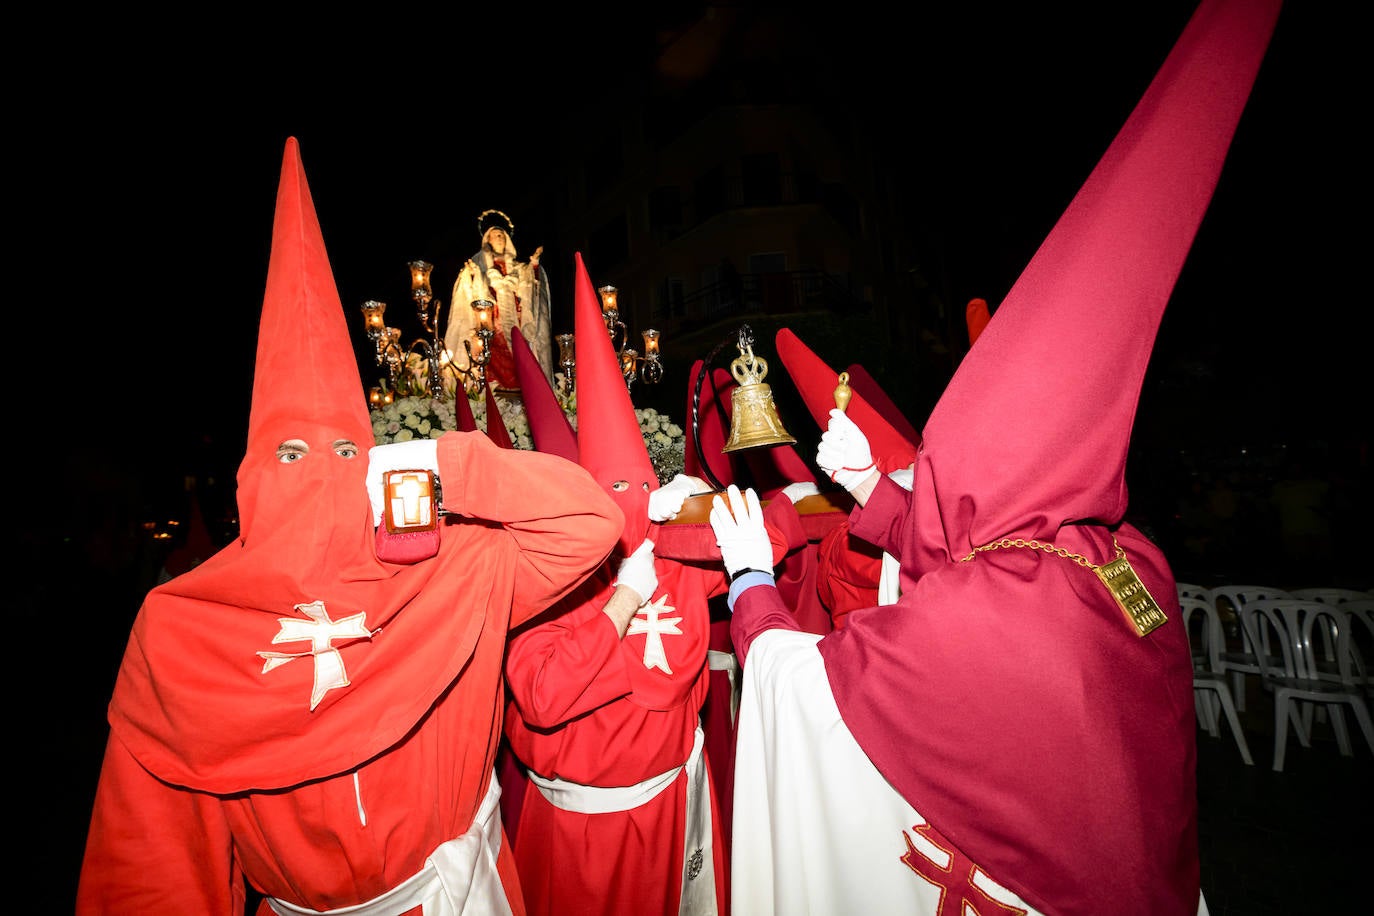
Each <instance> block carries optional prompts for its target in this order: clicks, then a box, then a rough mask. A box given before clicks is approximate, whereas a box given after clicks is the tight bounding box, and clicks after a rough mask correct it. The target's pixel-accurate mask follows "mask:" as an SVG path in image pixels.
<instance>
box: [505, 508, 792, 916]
mask: <svg viewBox="0 0 1374 916" xmlns="http://www.w3.org/2000/svg"><path fill="white" fill-rule="evenodd" d="M650 534H651V536H653V537H654V538H655V539H656V545H657V546H656V554H657V553H659V551H662V552H663V553H665V554H670V555H671V556H658V555H656V556H655V561H654V569H655V572H656V573H657V575H658V589H657V590H656V591H655V593H654V597H653V599H652V600H651V602H650V603H651V604H654V603H659V602H661V603H662V609H661V611H660V612H659V614H660V617H663V618H681V619H680V620H678V621H677V622H676V623H675V624H673V625H672V626H673V628H675V629H678V630H681V633H680V634H677V633H663V634H662V635H661V636H660V637H659V638H660V639H661V641H662V645H663V650H664V655H665V657H666V660H667V667H668V668H670V669H671V673H669V672H665V671H663V670H662V669H661V668H660V667H649V666H646V662H645V654H646V653H645V646H646V643H647V642H648V640H649V638H650V637H649V636H648V635H646V634H643V633H639V634H636V633H627V634H626V636H625V638H624V639H621V638H619V635H618V633H617V632H616V628H615V625H614V624H613V623H612V622H611V620H610V618H608V617H607V616H606V615H605V614H604V613H603V612H602V608H603V607H604V606H605V605H606V602H607V601H608V600H610V597H611V594H612V592H613V591H614V590H613V589H612V587H611V581H612V566H611V564H609V563H608V564H606V566H605V567H603V569H602V570H601V571H600V572H598V573H597V575H595V576H594V577H593V578H592V579H590V580H588V581H587V582H586V583H585V584H584V585H583V586H582V587H581V588H580V589H578V591H577V592H575V593H574V594H573V595H572V596H570V597H569V599H568V601H567V602H566V603H567V604H568V606H569V608H570V610H568V611H566V612H565V613H561V614H558V615H556V616H554V617H552V618H551V619H548V620H543V621H541V622H539V623H538V624H537V625H534V626H532V627H531V628H528V629H526V630H525V631H524V632H521V633H519V634H518V635H516V636H515V637H514V638H512V640H511V644H510V649H509V652H508V657H507V661H506V675H507V679H508V682H509V688H510V694H511V702H510V704H509V705H508V706H507V709H506V725H505V729H506V737H507V738H508V739H509V741H510V745H511V748H512V750H513V751H514V752H515V754H516V756H517V757H519V758H520V760H521V761H522V762H524V763H525V764H526V765H527V766H528V767H529V768H530V769H531V770H533V771H534V772H535V773H538V774H539V775H541V776H545V777H557V778H560V779H565V780H569V781H571V782H576V783H581V784H583V785H594V786H628V785H634V784H636V783H639V782H642V781H643V780H645V779H648V778H650V777H652V776H657V775H658V774H660V773H664V772H666V771H668V770H670V769H672V768H673V767H676V766H680V765H682V763H683V762H684V761H686V760H687V758H688V755H689V754H690V753H691V750H692V745H693V740H694V736H695V733H696V730H697V727H698V725H699V724H700V714H701V710H702V705H703V703H704V702H705V700H706V697H707V692H708V685H709V684H710V677H709V675H710V673H711V672H710V671H709V670H708V668H707V666H706V650H707V647H708V644H709V641H710V610H709V607H708V602H709V599H711V598H712V597H714V596H717V595H723V594H724V593H725V592H726V591H727V589H728V581H727V579H726V577H725V574H724V571H723V569H722V567H721V563H720V555H719V550H718V549H717V548H715V547H714V534H713V533H712V532H711V529H710V526H709V525H676V526H666V527H665V526H653V528H652V530H651V532H650ZM770 538H771V539H772V541H773V552H774V558H775V559H779V558H781V555H782V553H783V550H784V549H785V548H784V546H783V543H782V539H781V536H780V535H779V534H778V532H777V531H776V529H772V530H770ZM712 552H714V556H713V557H712V556H711V554H712ZM673 556H676V557H679V559H674V558H672V557H673ZM645 619H646V616H645V614H644V611H643V610H641V612H640V613H639V615H637V617H636V620H639V621H644V620H645ZM632 629H633V625H632ZM703 753H704V755H705V757H706V761H707V766H708V775H709V773H710V769H709V768H710V752H709V750H707V751H704V752H703ZM708 783H710V784H711V786H712V788H711V822H712V843H713V847H714V848H713V850H712V852H713V860H712V861H713V867H714V872H715V878H716V907H717V911H718V912H720V913H725V912H726V911H727V910H726V906H727V900H728V872H727V869H728V866H729V858H728V856H727V855H726V853H725V849H726V847H725V845H724V835H723V832H722V821H721V816H720V802H721V799H720V798H719V794H718V792H717V791H716V789H715V784H716V783H715V780H714V779H710V780H708ZM686 791H687V790H686V776H685V773H684V774H681V775H679V776H678V778H677V780H676V781H675V782H674V783H673V785H672V786H670V787H669V788H667V789H665V790H664V791H663V792H661V793H660V794H659V795H657V796H656V797H655V798H654V799H653V800H652V801H650V802H648V803H647V804H645V805H642V806H640V807H638V808H635V809H632V810H630V811H624V812H611V813H604V814H594V815H586V814H579V813H576V812H569V811H564V810H562V809H559V808H556V807H554V806H553V805H552V804H550V803H549V802H548V801H547V800H546V799H545V798H544V796H543V795H542V794H540V792H539V790H538V788H537V787H535V786H530V787H529V788H528V790H527V791H526V792H525V797H524V803H523V805H522V808H521V814H520V821H519V831H518V838H517V841H516V844H515V857H516V862H517V865H518V868H519V871H520V882H521V887H522V889H523V890H524V893H525V900H526V904H527V906H528V908H529V912H530V913H531V914H552V913H558V914H572V913H577V914H591V913H597V914H607V916H611V914H621V913H645V914H647V913H662V914H665V916H666V914H676V913H677V912H678V902H679V897H680V891H681V874H682V866H683V856H684V849H683V834H684V826H685V820H684V819H685V806H686Z"/></svg>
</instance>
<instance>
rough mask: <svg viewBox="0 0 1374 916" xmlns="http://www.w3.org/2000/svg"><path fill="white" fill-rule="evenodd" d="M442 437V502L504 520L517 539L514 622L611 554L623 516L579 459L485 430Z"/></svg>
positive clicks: (563, 591)
mask: <svg viewBox="0 0 1374 916" xmlns="http://www.w3.org/2000/svg"><path fill="white" fill-rule="evenodd" d="M438 442H439V479H440V481H441V483H442V485H443V498H444V508H445V509H447V510H448V511H450V512H455V513H458V514H460V515H463V516H466V517H468V518H474V519H483V520H487V521H492V522H496V523H499V524H500V525H502V526H503V527H504V528H505V529H506V531H507V532H509V533H510V535H511V536H512V537H513V538H514V539H515V541H516V543H517V545H518V546H519V555H520V556H519V560H518V564H519V568H518V570H517V573H516V576H515V595H514V599H513V601H512V607H511V619H510V622H511V626H515V625H517V624H520V623H522V622H524V621H525V620H528V619H529V618H531V617H533V616H534V615H536V614H538V613H540V612H541V611H543V610H544V609H545V608H548V607H549V606H551V605H552V604H554V603H555V602H557V601H558V600H559V599H560V598H562V597H563V596H565V595H567V594H568V592H570V591H572V590H573V589H574V588H576V587H577V585H578V584H579V583H580V582H582V581H583V579H585V578H586V577H587V576H588V575H589V574H590V573H591V572H592V570H594V569H596V568H597V567H598V566H600V565H601V563H602V562H603V561H604V560H605V559H606V558H607V557H608V556H610V553H611V549H612V548H613V547H614V546H615V543H616V540H617V539H618V538H619V537H620V530H621V528H623V527H624V525H625V519H624V516H623V515H622V514H621V512H620V509H619V507H618V506H616V504H615V502H614V501H613V500H612V499H611V497H610V495H609V494H607V493H606V492H605V490H603V489H602V488H601V487H600V486H598V485H597V483H596V481H595V480H594V479H593V478H592V476H591V475H590V474H589V473H587V471H586V470H584V469H583V468H582V467H580V466H579V465H577V464H576V463H574V462H572V461H569V460H567V459H566V458H560V457H558V456H557V455H546V454H544V453H542V452H536V451H530V450H526V449H510V448H501V447H499V446H498V445H496V444H495V443H494V442H492V441H491V440H490V439H488V438H487V437H486V435H485V434H484V433H477V432H450V433H446V434H444V435H443V436H442V437H440V439H439V440H438Z"/></svg>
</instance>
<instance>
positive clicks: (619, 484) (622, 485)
mask: <svg viewBox="0 0 1374 916" xmlns="http://www.w3.org/2000/svg"><path fill="white" fill-rule="evenodd" d="M611 489H612V490H614V491H615V492H616V493H624V492H625V491H626V490H628V489H630V482H629V481H628V480H617V481H616V482H615V483H613V484H611Z"/></svg>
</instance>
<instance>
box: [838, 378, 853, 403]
mask: <svg viewBox="0 0 1374 916" xmlns="http://www.w3.org/2000/svg"><path fill="white" fill-rule="evenodd" d="M853 396H854V389H853V388H850V387H849V373H848V372H841V373H840V377H839V384H838V385H836V386H835V406H836V407H838V408H839V409H840V410H848V409H849V399H850V398H851V397H853Z"/></svg>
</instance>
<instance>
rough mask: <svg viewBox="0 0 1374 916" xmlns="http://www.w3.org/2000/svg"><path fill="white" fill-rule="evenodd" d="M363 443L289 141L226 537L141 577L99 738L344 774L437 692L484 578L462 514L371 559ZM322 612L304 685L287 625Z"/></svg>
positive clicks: (149, 749) (236, 765)
mask: <svg viewBox="0 0 1374 916" xmlns="http://www.w3.org/2000/svg"><path fill="white" fill-rule="evenodd" d="M448 435H449V436H469V435H471V434H468V433H451V434H448ZM445 438H446V439H447V436H446V437H445ZM290 439H298V440H300V441H301V443H303V444H304V446H305V447H306V448H308V451H304V450H297V452H296V453H295V454H296V458H295V459H294V460H291V461H287V462H283V461H281V460H280V458H279V456H278V446H279V445H280V444H281V443H282V442H283V441H284V440H290ZM343 440H348V441H351V442H352V443H354V444H355V445H356V447H357V451H356V453H355V452H353V451H352V450H351V449H348V448H346V447H344V445H343V444H342V441H343ZM448 441H449V442H450V444H452V443H453V442H454V440H451V439H450V440H448ZM372 442H373V439H372V428H371V424H370V422H369V418H368V411H367V399H366V397H365V395H364V391H363V385H362V380H361V377H360V374H359V372H358V366H357V362H356V357H355V351H354V349H353V346H352V343H351V342H350V340H349V335H348V330H347V323H346V320H345V316H344V311H343V308H342V305H341V303H340V301H339V295H338V292H337V290H336V288H335V285H334V280H333V275H332V273H331V271H330V266H329V259H328V257H327V255H326V253H325V247H324V242H323V238H322V235H321V231H320V226H319V222H318V221H317V219H316V216H315V209H314V203H313V201H312V200H311V196H310V191H309V189H308V187H307V186H306V181H305V172H304V169H303V167H302V165H301V160H300V153H299V149H298V146H297V143H296V140H295V139H294V138H292V139H290V140H288V141H287V143H286V151H285V156H284V158H283V162H282V170H281V179H280V183H279V186H278V191H277V204H276V214H275V219H274V222H273V226H272V248H271V261H270V263H269V265H268V271H267V285H266V292H265V294H264V298H263V305H262V320H261V330H260V334H259V340H258V352H257V372H256V375H255V376H254V380H253V402H252V409H251V413H250V416H249V430H248V439H247V451H246V454H245V456H244V459H243V462H242V464H241V465H240V468H239V480H238V482H239V508H240V514H241V518H242V535H241V536H240V537H239V538H238V539H237V540H236V541H234V542H233V543H232V544H230V545H228V546H227V547H225V548H224V549H223V550H220V551H219V552H218V553H216V554H214V555H213V556H212V557H210V558H209V559H207V560H206V561H205V562H203V563H201V564H200V565H198V566H196V567H195V568H194V569H192V570H190V571H188V572H186V573H185V574H183V575H180V576H177V577H176V578H174V579H172V580H171V581H169V582H167V583H165V584H163V585H160V586H158V587H157V588H155V589H153V590H152V591H151V592H149V594H148V596H147V598H146V599H145V601H144V603H143V607H142V609H141V610H140V611H139V614H138V617H137V619H136V620H135V622H134V625H133V630H132V633H131V635H130V638H129V645H128V648H127V649H126V651H125V655H124V659H123V662H122V664H121V667H120V672H119V677H118V680H117V682H116V686H115V692H114V696H113V698H112V700H111V702H110V707H109V720H110V728H111V732H112V734H115V735H118V740H119V742H120V744H121V746H122V747H124V748H126V749H127V750H128V751H129V752H130V753H131V754H133V756H134V757H136V758H137V759H138V761H139V763H140V764H141V765H142V766H143V767H145V768H146V769H147V770H148V771H149V772H151V773H153V774H155V775H157V776H158V777H159V778H161V779H163V780H165V781H167V782H170V783H173V784H176V785H181V786H187V787H190V788H193V789H196V790H199V791H204V792H212V793H219V794H228V793H237V792H246V791H250V790H266V789H274V788H280V787H284V786H291V785H296V784H299V783H302V782H306V781H309V780H314V779H319V778H321V777H325V776H329V775H333V774H337V773H341V772H345V771H347V770H348V769H350V768H353V767H356V766H360V765H361V764H362V762H363V761H365V760H368V759H370V758H372V757H375V756H376V755H378V754H380V753H382V752H383V751H385V750H386V749H388V748H390V747H393V746H394V745H395V744H396V743H397V742H399V741H400V740H402V739H403V738H404V737H405V735H406V734H408V733H409V732H411V731H412V730H413V729H414V727H415V724H416V722H417V721H419V719H420V717H421V716H423V715H425V714H426V713H427V712H428V711H430V709H431V708H432V705H433V703H434V701H435V699H436V698H437V697H438V696H439V695H440V694H441V693H442V692H443V691H445V690H448V689H452V688H453V686H454V682H455V680H456V679H457V678H458V675H459V673H460V672H462V671H463V670H464V669H465V667H466V666H467V665H468V664H469V662H470V661H471V659H472V654H473V650H474V647H475V646H476V643H477V638H478V635H479V634H480V633H481V632H482V631H483V627H484V624H485V620H486V611H485V607H486V605H485V604H484V599H483V598H482V595H481V589H482V588H484V587H490V586H489V585H488V584H485V583H483V582H482V580H483V579H484V576H480V575H479V576H476V584H474V579H473V577H471V576H469V575H468V573H469V572H470V571H471V569H472V563H473V562H474V561H473V556H472V553H473V544H474V539H473V535H472V534H470V533H469V531H468V530H467V529H465V528H464V527H463V526H461V525H459V526H453V527H451V528H449V529H447V530H445V531H444V536H443V538H442V540H441V543H440V548H439V554H438V556H436V557H434V558H432V559H428V560H423V561H421V562H418V563H414V564H409V565H405V564H392V563H384V562H382V561H380V560H378V559H377V554H376V546H375V528H374V526H373V523H372V508H371V505H370V502H369V499H368V493H367V485H366V475H367V467H368V449H369V447H370V446H371V445H372ZM443 447H444V443H443V442H441V443H440V448H443ZM487 447H489V444H488V445H487ZM492 451H495V449H492ZM469 473H472V474H479V473H480V470H476V469H473V470H469ZM448 482H449V483H451V484H453V485H454V486H455V487H458V486H459V482H457V481H448ZM474 530H475V529H474ZM474 588H477V589H478V592H477V593H476V595H475V596H474V593H473V591H472V590H473V589H474ZM505 600H506V601H509V596H508V595H507V596H506V598H505ZM455 609H461V613H462V614H463V615H464V616H463V620H464V623H463V625H462V627H455V628H454V632H453V634H452V635H453V638H450V639H435V638H434V633H435V631H436V627H437V626H438V624H436V620H437V619H442V620H452V619H454V618H453V615H454V614H455ZM326 618H327V620H328V621H332V622H333V624H332V625H337V627H338V635H337V636H336V637H332V638H331V647H332V648H333V649H335V650H338V652H339V656H338V658H339V659H340V660H341V664H342V665H343V671H341V674H342V673H343V672H346V674H347V677H346V678H343V679H342V680H341V682H338V683H335V684H333V685H332V686H331V687H330V688H329V689H326V690H324V691H323V692H321V691H320V688H319V683H318V682H317V679H316V669H315V660H314V657H313V656H312V652H311V643H310V642H309V640H308V638H307V640H306V642H305V643H304V648H302V643H301V641H300V639H299V638H293V637H291V635H290V632H289V628H290V627H308V626H310V625H312V624H314V623H324V622H325V619H326ZM325 625H330V624H325ZM383 632H384V633H385V634H386V636H385V639H380V638H377V636H378V634H381V633H383ZM282 637H285V638H282Z"/></svg>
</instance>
